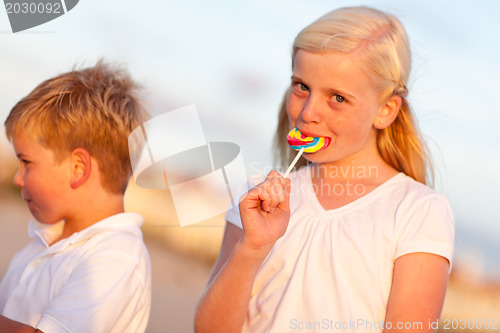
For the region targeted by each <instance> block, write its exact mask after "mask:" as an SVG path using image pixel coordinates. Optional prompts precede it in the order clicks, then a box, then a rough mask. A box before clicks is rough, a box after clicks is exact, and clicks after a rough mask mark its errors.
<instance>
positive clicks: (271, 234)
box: [194, 171, 290, 333]
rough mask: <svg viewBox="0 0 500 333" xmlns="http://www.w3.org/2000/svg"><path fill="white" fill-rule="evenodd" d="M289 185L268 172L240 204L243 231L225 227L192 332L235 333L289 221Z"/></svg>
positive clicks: (243, 318) (239, 327) (243, 319)
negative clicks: (267, 260) (262, 267)
mask: <svg viewBox="0 0 500 333" xmlns="http://www.w3.org/2000/svg"><path fill="white" fill-rule="evenodd" d="M289 194H290V180H288V179H285V178H283V177H282V176H281V175H279V174H278V173H277V172H276V171H271V173H270V174H269V175H268V176H267V178H266V180H265V181H264V182H263V183H261V184H259V185H257V186H256V187H254V188H253V189H251V190H250V191H249V192H248V193H247V194H246V195H245V197H244V198H243V199H242V200H241V202H240V215H241V220H242V224H243V230H241V229H239V228H237V227H236V226H233V225H231V224H229V223H227V225H226V230H225V233H224V240H223V242H222V248H221V252H220V254H219V258H218V259H217V261H216V263H215V267H214V270H213V272H212V274H211V276H210V279H209V282H208V285H207V288H206V289H205V293H204V294H203V296H202V298H201V300H200V303H199V305H198V309H197V313H196V318H195V323H194V328H195V332H197V333H201V332H218V333H223V332H239V331H240V330H241V326H242V325H243V322H244V321H245V317H246V315H247V311H248V303H249V301H250V295H251V291H252V287H253V283H254V280H255V277H256V276H257V272H258V271H259V268H260V266H261V265H262V263H263V261H264V260H265V258H266V257H267V255H268V254H269V252H270V251H271V248H272V247H273V245H274V243H275V242H276V240H278V239H279V238H281V236H283V234H284V233H285V231H286V228H287V226H288V220H289V219H290V207H289Z"/></svg>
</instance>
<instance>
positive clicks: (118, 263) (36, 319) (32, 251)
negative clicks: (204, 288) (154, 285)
mask: <svg viewBox="0 0 500 333" xmlns="http://www.w3.org/2000/svg"><path fill="white" fill-rule="evenodd" d="M62 223H63V222H60V223H58V224H56V225H52V226H50V227H48V228H45V229H42V230H39V229H38V228H37V227H36V226H35V225H34V224H33V223H31V224H30V227H29V234H30V236H31V237H32V238H34V240H33V241H32V242H31V243H30V244H28V245H27V246H26V247H25V248H24V249H23V250H21V251H20V252H18V253H17V254H16V255H15V256H14V258H13V259H12V261H11V263H10V265H9V269H8V271H7V274H6V275H5V277H4V278H3V280H2V283H1V284H0V313H1V314H2V315H4V316H6V317H7V318H10V319H13V320H15V321H18V322H21V323H24V324H27V325H30V326H32V327H34V328H37V329H39V330H41V331H43V332H46V333H56V332H79V333H80V332H89V333H98V332H103V333H108V332H116V333H118V332H119V333H122V332H131V333H136V332H144V331H145V329H146V326H147V323H148V319H149V313H150V308H151V262H150V259H149V254H148V252H147V249H146V246H145V245H144V242H143V240H142V233H141V229H140V227H141V226H142V224H143V223H144V220H143V219H142V217H141V216H140V215H138V214H135V213H122V214H117V215H113V216H111V217H108V218H106V219H104V220H102V221H100V222H97V223H95V224H93V225H91V226H90V227H88V228H86V229H84V230H82V231H80V232H77V233H74V234H73V235H71V236H70V237H68V238H66V239H63V240H61V241H59V242H56V243H54V244H53V245H51V246H49V245H48V244H49V243H50V242H51V239H54V238H55V237H57V236H58V235H60V233H61V230H62V229H61V226H62Z"/></svg>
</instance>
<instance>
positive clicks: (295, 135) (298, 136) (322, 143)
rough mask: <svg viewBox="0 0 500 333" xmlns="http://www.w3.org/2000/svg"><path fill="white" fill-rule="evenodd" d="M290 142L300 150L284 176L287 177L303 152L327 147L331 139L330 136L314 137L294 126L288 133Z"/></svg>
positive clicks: (291, 145) (312, 151) (313, 151)
mask: <svg viewBox="0 0 500 333" xmlns="http://www.w3.org/2000/svg"><path fill="white" fill-rule="evenodd" d="M287 140H288V144H289V145H290V147H292V148H293V149H295V150H298V151H299V152H298V153H297V156H295V158H294V159H293V161H292V163H291V164H290V166H289V167H288V170H286V172H285V175H284V176H283V177H285V178H286V176H288V174H289V173H290V171H292V169H293V167H294V166H295V164H296V163H297V161H298V160H299V158H300V156H302V153H303V152H306V153H315V152H317V151H320V150H321V149H325V148H326V147H328V145H329V144H330V141H331V139H330V138H329V137H324V136H320V137H313V136H307V135H305V134H302V133H301V132H300V131H299V129H298V128H294V129H292V130H291V131H290V133H288V136H287Z"/></svg>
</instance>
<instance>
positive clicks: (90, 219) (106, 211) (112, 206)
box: [50, 193, 125, 245]
mask: <svg viewBox="0 0 500 333" xmlns="http://www.w3.org/2000/svg"><path fill="white" fill-rule="evenodd" d="M85 201H87V202H81V204H80V205H79V209H78V211H77V212H75V214H74V215H72V216H69V217H67V218H66V219H65V222H64V227H63V232H62V234H61V236H59V237H58V238H56V239H54V241H53V242H52V243H51V244H50V245H52V244H54V243H56V242H58V241H60V240H63V239H66V238H68V237H70V236H71V235H73V234H74V233H76V232H79V231H82V230H84V229H86V228H88V227H90V226H91V225H93V224H95V223H97V222H99V221H101V220H104V219H105V218H108V217H110V216H113V215H116V214H120V213H123V212H124V211H125V210H124V205H123V195H122V194H109V193H106V197H105V198H88V200H85Z"/></svg>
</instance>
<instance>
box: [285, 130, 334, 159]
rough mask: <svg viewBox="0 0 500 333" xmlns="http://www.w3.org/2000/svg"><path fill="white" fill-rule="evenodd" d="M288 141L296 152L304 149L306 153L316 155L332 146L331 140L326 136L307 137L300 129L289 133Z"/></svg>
mask: <svg viewBox="0 0 500 333" xmlns="http://www.w3.org/2000/svg"><path fill="white" fill-rule="evenodd" d="M287 140H288V144H289V145H290V147H292V148H293V149H295V150H301V149H302V148H304V152H305V153H315V152H317V151H319V150H321V149H324V148H326V147H328V145H329V144H330V138H328V137H324V136H320V137H313V136H306V135H305V134H302V133H301V132H300V131H299V129H298V128H294V129H292V130H291V131H290V133H288V136H287Z"/></svg>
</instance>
